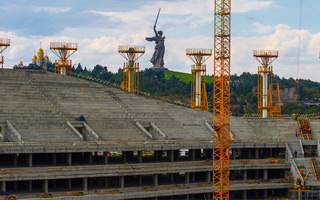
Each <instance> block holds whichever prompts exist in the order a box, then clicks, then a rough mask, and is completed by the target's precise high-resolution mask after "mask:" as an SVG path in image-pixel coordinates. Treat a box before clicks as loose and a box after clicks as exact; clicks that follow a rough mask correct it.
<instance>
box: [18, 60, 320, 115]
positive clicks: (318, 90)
mask: <svg viewBox="0 0 320 200" xmlns="http://www.w3.org/2000/svg"><path fill="white" fill-rule="evenodd" d="M47 67H48V71H54V65H53V64H51V63H50V64H49V65H48V66H47ZM15 68H16V67H15ZM27 68H28V69H38V70H40V69H39V67H37V66H35V65H33V64H30V65H29V66H28V67H27ZM72 71H73V72H74V73H78V74H82V75H86V76H91V77H94V78H97V79H101V80H105V81H109V82H111V83H117V84H119V85H120V84H121V81H122V76H123V73H122V69H120V68H119V69H118V71H117V72H116V73H112V72H110V71H109V70H108V68H107V67H105V66H101V65H96V66H95V67H94V68H93V69H92V70H88V69H87V68H86V67H85V68H83V67H82V66H81V64H78V66H77V67H75V66H74V67H73V68H72ZM139 80H140V82H139V86H140V91H143V92H147V93H150V94H152V95H155V96H160V97H166V98H169V99H171V100H173V101H180V102H183V103H189V102H190V90H191V87H190V86H191V84H190V82H189V83H188V82H186V81H180V80H179V78H177V77H175V75H174V74H173V75H172V76H171V78H169V79H168V78H167V80H166V79H165V75H164V72H163V71H154V70H152V69H145V70H142V71H140V72H139ZM273 80H274V82H275V83H279V85H280V90H281V92H284V91H290V89H293V91H295V90H296V81H295V79H293V78H288V79H287V78H280V77H279V76H277V75H274V77H273ZM257 81H258V75H257V74H251V73H249V72H244V73H242V74H241V75H237V74H234V75H231V96H230V101H231V108H230V109H231V112H232V113H239V114H244V113H250V114H254V113H257V101H258V99H257ZM288 89H289V90H288ZM206 90H207V96H208V104H209V108H210V109H212V104H213V92H212V91H213V84H212V83H210V84H208V83H207V84H206ZM287 95H288V94H287V93H283V96H284V97H286V96H287ZM284 99H285V98H283V99H282V100H281V102H282V113H284V114H292V113H300V114H302V113H306V114H309V113H315V112H320V107H317V106H306V105H307V104H306V103H317V102H320V83H318V82H315V81H311V80H303V79H302V80H300V82H299V102H297V101H293V100H290V99H286V100H285V101H284Z"/></svg>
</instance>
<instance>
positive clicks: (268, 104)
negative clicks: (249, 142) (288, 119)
mask: <svg viewBox="0 0 320 200" xmlns="http://www.w3.org/2000/svg"><path fill="white" fill-rule="evenodd" d="M253 57H254V58H255V59H256V60H257V61H258V62H259V63H260V64H261V65H262V66H259V67H258V111H259V113H260V114H261V115H262V117H263V118H268V117H270V118H272V117H278V118H281V102H280V90H279V84H278V83H273V67H272V66H270V65H271V64H272V62H273V61H274V60H275V59H277V58H278V51H268V50H254V51H253ZM274 91H276V92H275V93H274Z"/></svg>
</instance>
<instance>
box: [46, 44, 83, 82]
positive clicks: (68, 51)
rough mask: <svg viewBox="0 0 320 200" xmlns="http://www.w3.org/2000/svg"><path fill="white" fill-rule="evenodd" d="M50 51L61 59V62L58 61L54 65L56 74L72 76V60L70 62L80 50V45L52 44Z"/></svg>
mask: <svg viewBox="0 0 320 200" xmlns="http://www.w3.org/2000/svg"><path fill="white" fill-rule="evenodd" d="M50 50H51V51H52V52H53V53H54V54H55V55H56V56H58V58H60V60H56V61H55V63H54V71H55V73H59V74H61V75H70V76H71V68H72V60H70V56H71V55H72V54H74V53H75V52H76V51H77V50H78V44H77V43H66V42H51V43H50Z"/></svg>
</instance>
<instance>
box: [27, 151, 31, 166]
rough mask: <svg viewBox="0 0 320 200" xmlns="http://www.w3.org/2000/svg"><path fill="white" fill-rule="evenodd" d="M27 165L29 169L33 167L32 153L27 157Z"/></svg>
mask: <svg viewBox="0 0 320 200" xmlns="http://www.w3.org/2000/svg"><path fill="white" fill-rule="evenodd" d="M27 165H28V167H32V153H29V154H28V155H27Z"/></svg>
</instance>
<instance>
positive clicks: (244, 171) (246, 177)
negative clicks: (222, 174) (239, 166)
mask: <svg viewBox="0 0 320 200" xmlns="http://www.w3.org/2000/svg"><path fill="white" fill-rule="evenodd" d="M247 179H248V171H247V170H243V180H247Z"/></svg>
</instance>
